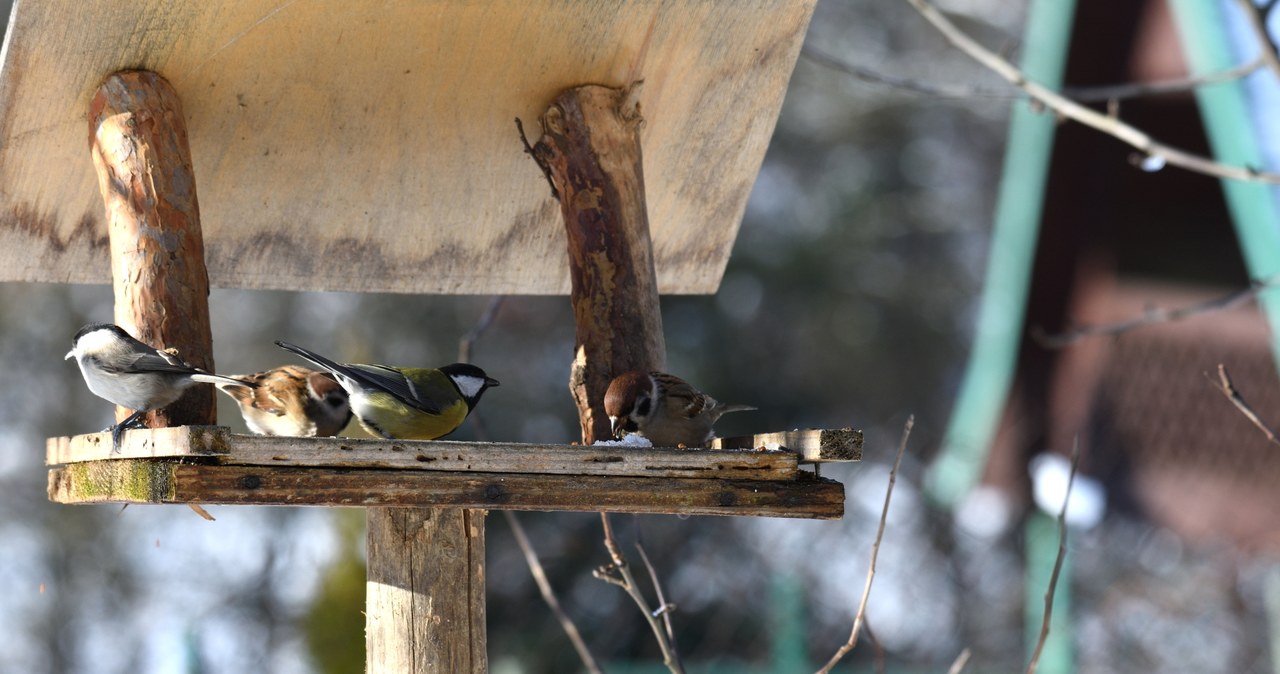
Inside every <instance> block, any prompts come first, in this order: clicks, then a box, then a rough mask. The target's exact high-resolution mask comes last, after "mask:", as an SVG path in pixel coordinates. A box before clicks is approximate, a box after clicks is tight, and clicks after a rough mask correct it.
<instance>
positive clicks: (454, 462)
mask: <svg viewBox="0 0 1280 674" xmlns="http://www.w3.org/2000/svg"><path fill="white" fill-rule="evenodd" d="M724 442H725V444H729V445H733V444H738V445H740V446H745V447H747V448H746V449H714V448H713V449H677V448H664V447H637V446H633V445H620V446H619V445H605V446H601V445H593V446H582V445H547V444H529V443H512V442H485V443H478V442H453V441H438V440H437V441H423V440H397V441H388V440H377V439H361V438H276V437H264V436H257V435H238V434H233V433H231V432H230V429H228V428H225V427H221V426H181V427H175V428H158V429H139V430H131V431H127V432H126V433H125V434H124V436H123V439H122V441H121V446H120V451H119V452H116V453H112V452H111V434H110V433H93V434H88V435H77V436H73V437H60V438H51V439H49V441H48V444H47V448H46V463H47V464H48V465H49V466H50V469H49V498H50V499H51V500H53V501H56V502H59V503H197V504H203V505H208V504H241V505H244V504H259V505H322V506H414V507H437V508H438V507H451V508H474V509H486V510H489V509H499V510H577V511H605V512H632V513H659V514H660V513H667V514H682V515H755V516H766V517H795V518H811V519H837V518H839V517H840V516H841V515H842V514H843V513H844V487H843V486H842V485H841V484H840V483H839V482H836V481H833V480H829V479H825V478H821V477H819V476H817V475H816V474H815V473H814V472H812V471H809V470H803V469H801V465H802V464H805V463H809V464H817V463H828V462H836V461H856V460H859V459H860V458H861V456H862V433H861V432H860V431H855V430H852V429H839V430H826V431H820V430H809V431H790V432H787V433H772V434H765V435H760V436H746V437H744V438H731V439H728V440H727V441H724Z"/></svg>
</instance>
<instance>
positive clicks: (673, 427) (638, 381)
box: [604, 371, 755, 447]
mask: <svg viewBox="0 0 1280 674" xmlns="http://www.w3.org/2000/svg"><path fill="white" fill-rule="evenodd" d="M754 409H755V408H754V407H752V406H750V405H724V404H722V403H720V402H719V401H717V400H716V399H715V398H712V397H711V396H709V395H707V394H705V393H703V392H701V391H699V390H698V389H696V388H694V387H693V386H691V385H690V384H689V383H688V382H686V381H685V380H683V379H681V378H679V377H677V376H675V375H670V374H666V373H663V372H640V371H631V372H624V373H622V374H620V375H618V376H617V377H614V379H613V381H611V382H609V388H608V389H607V390H606V391H605V394H604V411H605V414H608V415H609V423H610V425H611V426H612V430H613V437H614V438H617V439H619V440H621V439H622V436H624V435H626V434H627V433H639V434H640V435H642V436H644V437H646V438H648V439H649V442H651V443H653V445H654V446H655V447H705V446H706V445H707V443H708V442H710V441H711V439H712V438H713V437H715V433H714V432H713V431H712V430H711V427H712V426H713V425H714V424H715V423H716V421H717V420H718V419H719V418H720V417H721V415H724V414H728V413H730V412H742V411H746V410H754Z"/></svg>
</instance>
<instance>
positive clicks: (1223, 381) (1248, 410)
mask: <svg viewBox="0 0 1280 674" xmlns="http://www.w3.org/2000/svg"><path fill="white" fill-rule="evenodd" d="M1206 376H1207V375H1206ZM1214 388H1216V389H1218V390H1219V391H1221V392H1222V395H1224V396H1226V397H1227V400H1230V401H1231V404H1232V405H1235V406H1236V409H1238V410H1240V413H1241V414H1243V415H1244V416H1245V418H1247V419H1248V420H1249V421H1250V422H1252V423H1253V425H1254V426H1257V427H1258V430H1260V431H1262V434H1263V435H1265V436H1267V440H1268V441H1270V442H1271V443H1273V444H1277V445H1280V438H1277V437H1276V432H1275V431H1273V430H1271V427H1270V426H1267V425H1266V424H1265V423H1263V421H1262V419H1261V417H1259V416H1258V413H1257V412H1254V411H1253V407H1252V406H1250V405H1249V403H1248V402H1246V401H1245V399H1244V396H1242V395H1240V391H1238V390H1237V389H1236V386H1235V384H1234V383H1232V381H1231V376H1230V375H1228V374H1227V366H1226V365H1223V364H1222V363H1218V381H1217V382H1216V383H1215V384H1214Z"/></svg>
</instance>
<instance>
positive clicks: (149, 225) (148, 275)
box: [88, 71, 217, 428]
mask: <svg viewBox="0 0 1280 674" xmlns="http://www.w3.org/2000/svg"><path fill="white" fill-rule="evenodd" d="M88 117H89V148H88V149H89V154H90V155H91V156H92V158H93V167H94V169H95V170H96V171H97V174H98V187H99V190H100V192H101V195H102V202H103V203H104V204H105V207H106V220H107V230H108V232H109V237H108V238H109V239H110V242H111V246H110V249H111V264H110V269H111V279H112V286H113V288H114V294H115V323H116V325H119V326H120V327H122V328H124V329H125V330H126V331H128V332H129V333H130V334H132V335H133V336H134V337H136V338H138V339H139V340H141V341H142V342H143V343H146V344H149V345H151V346H154V347H156V348H158V349H165V348H176V349H177V350H178V352H179V355H180V356H181V357H182V359H183V360H186V361H187V362H188V363H191V364H192V365H194V366H196V367H200V368H204V369H206V370H208V371H210V372H212V371H213V369H214V368H213V334H212V331H211V330H210V327H209V274H208V272H207V271H206V270H205V264H204V238H203V236H202V233H201V230H200V205H199V201H198V199H197V198H196V180H195V176H194V175H193V173H192V169H191V149H190V147H188V144H187V125H186V118H185V115H183V113H182V101H180V100H178V94H177V93H176V92H175V91H174V90H173V87H172V86H170V85H169V83H168V82H166V81H165V80H164V78H162V77H160V76H159V75H157V74H155V73H153V72H146V71H130V72H123V73H117V74H114V75H111V76H110V77H108V78H107V79H106V81H105V82H103V83H102V86H101V87H98V90H97V93H95V94H94V97H93V100H92V102H90V104H89V106H88ZM134 411H135V410H131V409H126V408H123V407H118V408H116V420H117V421H121V420H123V419H124V418H125V417H127V416H129V415H130V414H133V413H134ZM143 418H144V419H145V422H146V424H147V425H148V426H151V427H153V428H156V427H163V426H182V425H187V424H208V423H212V422H213V421H215V420H216V419H217V411H216V408H215V403H214V390H213V387H212V386H193V387H191V388H189V389H187V391H186V392H185V393H183V394H182V397H181V398H179V399H178V400H177V401H176V402H174V403H173V404H172V405H169V406H168V407H165V408H163V409H158V410H152V411H150V412H148V413H147V414H146V416H145V417H143Z"/></svg>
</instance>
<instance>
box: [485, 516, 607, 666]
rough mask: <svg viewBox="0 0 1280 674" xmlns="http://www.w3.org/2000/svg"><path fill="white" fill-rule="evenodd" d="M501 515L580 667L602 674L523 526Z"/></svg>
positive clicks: (511, 517) (513, 517)
mask: <svg viewBox="0 0 1280 674" xmlns="http://www.w3.org/2000/svg"><path fill="white" fill-rule="evenodd" d="M502 514H503V515H505V516H506V517H507V524H508V525H509V526H510V527H511V533H512V534H513V535H514V536H515V538H516V545H519V546H520V552H523V553H524V561H525V563H527V564H528V565H529V572H530V573H531V574H532V575H533V581H534V582H535V583H537V584H538V591H539V592H541V593H542V600H543V601H545V602H546V603H547V606H549V607H550V608H551V612H552V613H554V614H555V616H556V620H559V621H560V627H561V628H562V629H564V633H565V635H566V636H568V637H569V641H570V642H571V643H573V649H574V650H575V651H577V652H578V657H579V658H581V659H582V665H583V666H584V667H586V668H587V671H588V672H591V674H602V670H601V669H600V665H598V664H596V659H595V657H594V656H592V655H591V651H590V650H589V649H588V648H587V643H586V642H585V641H583V640H582V634H580V633H579V632H578V626H577V625H575V624H574V623H573V620H572V619H571V618H569V614H567V613H565V612H564V608H562V607H561V606H560V600H559V599H558V598H557V597H556V594H555V591H553V590H552V589H551V582H550V581H548V580H547V574H546V572H545V571H544V570H543V568H542V562H541V561H540V560H539V559H538V553H536V552H534V550H533V545H532V544H530V543H529V536H528V535H527V534H525V531H524V525H522V524H520V520H519V519H518V518H517V517H516V514H515V513H514V512H511V511H510V510H504V511H502Z"/></svg>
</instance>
